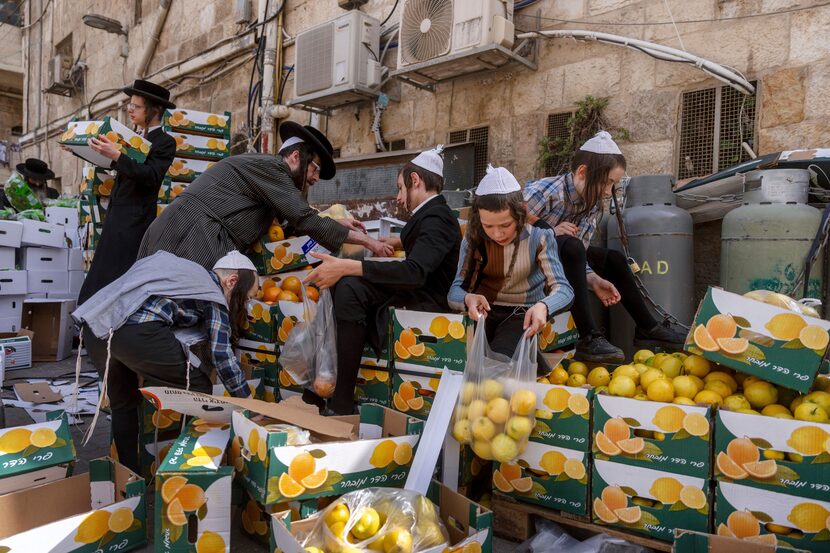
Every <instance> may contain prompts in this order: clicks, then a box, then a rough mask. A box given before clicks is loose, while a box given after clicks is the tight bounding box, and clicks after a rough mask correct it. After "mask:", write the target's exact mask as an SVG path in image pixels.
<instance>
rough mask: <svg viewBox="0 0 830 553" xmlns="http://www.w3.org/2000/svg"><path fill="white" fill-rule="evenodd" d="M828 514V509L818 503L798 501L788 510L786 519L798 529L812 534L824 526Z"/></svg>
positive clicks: (829, 514) (829, 513) (829, 512)
mask: <svg viewBox="0 0 830 553" xmlns="http://www.w3.org/2000/svg"><path fill="white" fill-rule="evenodd" d="M828 516H830V511H828V510H827V509H825V508H824V507H822V506H821V505H819V504H818V503H799V504H798V505H796V506H795V507H793V510H792V511H790V514H789V516H788V517H787V520H789V521H790V522H792V523H793V524H794V525H795V526H796V528H798V529H799V530H803V531H804V532H809V533H811V534H813V533H816V532H821V531H822V530H824V529H825V528H826V524H827V517H828Z"/></svg>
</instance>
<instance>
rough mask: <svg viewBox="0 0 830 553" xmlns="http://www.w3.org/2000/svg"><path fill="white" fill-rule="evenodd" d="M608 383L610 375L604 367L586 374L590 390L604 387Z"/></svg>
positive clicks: (595, 368)
mask: <svg viewBox="0 0 830 553" xmlns="http://www.w3.org/2000/svg"><path fill="white" fill-rule="evenodd" d="M609 382H611V375H610V374H609V373H608V369H606V368H605V367H594V368H593V369H591V372H589V373H588V384H590V385H591V387H592V388H596V387H597V386H605V385H606V384H608V383H609Z"/></svg>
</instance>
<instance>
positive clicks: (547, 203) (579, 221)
mask: <svg viewBox="0 0 830 553" xmlns="http://www.w3.org/2000/svg"><path fill="white" fill-rule="evenodd" d="M524 199H525V202H526V203H527V211H528V213H530V214H532V215H536V216H537V217H539V218H540V219H543V220H544V221H545V222H546V223H547V224H549V225H550V226H551V228H554V229H555V228H556V225H558V224H559V223H573V224H574V225H576V226H577V228H578V232H577V234H576V238H577V239H579V240H581V241H582V244H583V245H584V246H585V249H586V250H587V249H588V247H589V246H590V245H591V238H592V237H593V236H594V231H595V230H596V228H597V223H598V221H599V218H600V216H601V215H602V207H603V206H602V204H597V205H596V206H594V208H593V209H592V210H591V211H590V213H588V215H585V216H582V217H580V216H579V212H580V211H581V210H582V208H583V207H584V206H585V201H584V200H583V199H582V197H581V196H580V195H579V193H578V192H577V191H576V187H575V186H574V181H573V173H565V174H564V175H559V176H558V177H546V178H544V179H539V180H536V181H530V182H528V183H527V184H525V187H524ZM554 232H555V230H554ZM586 271H587V272H589V273H590V272H593V271H592V269H591V267H590V266H586Z"/></svg>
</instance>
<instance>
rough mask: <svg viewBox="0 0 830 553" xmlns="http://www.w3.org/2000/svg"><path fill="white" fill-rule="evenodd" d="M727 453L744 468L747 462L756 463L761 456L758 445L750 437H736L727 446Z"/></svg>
mask: <svg viewBox="0 0 830 553" xmlns="http://www.w3.org/2000/svg"><path fill="white" fill-rule="evenodd" d="M726 454H727V455H729V458H730V459H732V460H733V461H735V463H736V464H737V465H738V466H739V467H741V468H743V467H744V465H746V464H747V463H755V462H757V461H758V460H759V459H760V458H761V452H760V451H759V450H758V446H757V445H755V444H754V443H752V440H750V439H749V438H735V439H734V440H732V441H731V442H729V445H727V446H726Z"/></svg>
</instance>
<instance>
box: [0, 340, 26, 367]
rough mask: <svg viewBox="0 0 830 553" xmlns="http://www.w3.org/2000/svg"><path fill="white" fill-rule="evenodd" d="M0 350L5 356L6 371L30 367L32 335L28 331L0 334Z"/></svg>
mask: <svg viewBox="0 0 830 553" xmlns="http://www.w3.org/2000/svg"><path fill="white" fill-rule="evenodd" d="M0 348H3V353H4V354H5V358H6V360H5V362H6V366H5V368H6V370H7V371H13V370H15V369H28V368H29V367H31V366H32V333H31V332H29V331H28V330H18V331H16V332H7V333H0Z"/></svg>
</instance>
